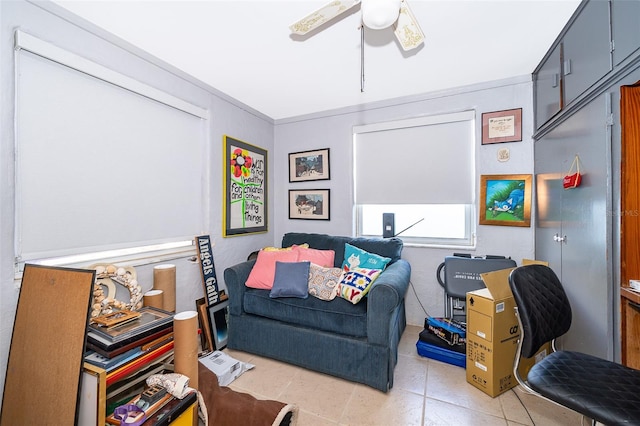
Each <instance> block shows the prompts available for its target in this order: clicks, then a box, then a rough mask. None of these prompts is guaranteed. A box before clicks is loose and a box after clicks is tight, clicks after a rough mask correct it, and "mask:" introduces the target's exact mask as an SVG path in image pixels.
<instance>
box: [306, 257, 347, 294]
mask: <svg viewBox="0 0 640 426" xmlns="http://www.w3.org/2000/svg"><path fill="white" fill-rule="evenodd" d="M341 277H342V269H340V268H324V267H322V266H319V265H316V264H313V263H312V264H311V266H310V267H309V294H310V295H312V296H314V297H317V298H318V299H322V300H327V301H328V300H333V299H335V298H336V296H337V295H338V287H339V285H338V284H340V278H341Z"/></svg>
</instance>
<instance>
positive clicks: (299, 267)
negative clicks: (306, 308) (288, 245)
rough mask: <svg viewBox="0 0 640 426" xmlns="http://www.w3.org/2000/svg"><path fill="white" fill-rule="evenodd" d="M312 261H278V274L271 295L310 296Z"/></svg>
mask: <svg viewBox="0 0 640 426" xmlns="http://www.w3.org/2000/svg"><path fill="white" fill-rule="evenodd" d="M310 264H311V262H277V261H276V275H275V278H274V280H273V287H272V288H271V292H270V293H269V297H273V298H275V297H297V298H300V299H306V298H307V297H309V266H310Z"/></svg>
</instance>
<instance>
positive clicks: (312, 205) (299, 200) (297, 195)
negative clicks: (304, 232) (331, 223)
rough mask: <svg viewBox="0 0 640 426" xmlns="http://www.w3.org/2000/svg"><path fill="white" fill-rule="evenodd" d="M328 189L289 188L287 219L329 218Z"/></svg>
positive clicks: (329, 201)
mask: <svg viewBox="0 0 640 426" xmlns="http://www.w3.org/2000/svg"><path fill="white" fill-rule="evenodd" d="M329 193H330V190H329V189H290V190H289V219H308V220H329V218H330V215H329V211H330V209H331V205H330V203H331V200H330V197H329Z"/></svg>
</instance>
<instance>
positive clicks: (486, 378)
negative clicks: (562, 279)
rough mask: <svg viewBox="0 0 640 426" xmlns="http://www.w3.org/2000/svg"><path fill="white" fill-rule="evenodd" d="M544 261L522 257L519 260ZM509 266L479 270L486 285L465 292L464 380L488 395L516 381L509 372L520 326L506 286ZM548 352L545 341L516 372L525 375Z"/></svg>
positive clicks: (511, 369) (511, 372)
mask: <svg viewBox="0 0 640 426" xmlns="http://www.w3.org/2000/svg"><path fill="white" fill-rule="evenodd" d="M531 263H540V264H545V265H546V264H547V263H546V262H540V261H535V260H526V259H525V260H523V261H522V264H523V265H527V264H531ZM512 270H513V268H510V269H502V270H499V271H494V272H487V273H484V274H480V276H481V277H482V281H484V284H485V285H486V286H487V288H483V289H480V290H475V291H470V292H469V293H467V367H466V369H467V382H469V383H471V384H472V385H473V386H475V387H477V388H478V389H480V390H481V391H483V392H485V393H486V394H488V395H489V396H491V397H495V396H498V395H500V394H501V393H503V392H506V391H507V390H509V389H511V388H512V387H514V386H515V385H517V383H518V382H517V380H516V378H515V377H514V374H513V361H514V359H515V356H516V349H517V347H518V339H519V338H520V329H519V326H518V319H517V317H516V315H515V310H514V307H515V306H516V304H515V300H514V298H513V294H512V293H511V289H510V287H509V274H510V273H511V271H512ZM549 352H550V346H549V344H546V345H544V346H543V347H542V348H540V351H538V353H536V355H535V356H533V357H531V358H523V359H522V361H521V362H520V370H519V371H520V375H521V376H522V377H526V376H527V374H528V373H529V370H530V369H531V367H532V366H533V365H534V364H535V363H536V362H537V361H539V360H540V359H542V358H544V357H545V356H546V355H547V354H548V353H549Z"/></svg>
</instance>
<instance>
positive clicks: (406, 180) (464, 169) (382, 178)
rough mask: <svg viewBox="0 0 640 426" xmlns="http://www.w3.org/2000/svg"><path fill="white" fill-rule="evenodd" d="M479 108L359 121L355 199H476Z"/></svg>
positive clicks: (447, 201) (452, 201)
mask: <svg viewBox="0 0 640 426" xmlns="http://www.w3.org/2000/svg"><path fill="white" fill-rule="evenodd" d="M474 122H475V112H474V111H463V112H457V113H451V114H443V115H437V116H429V117H420V118H415V119H408V120H402V121H394V122H386V123H379V124H371V125H366V126H355V127H354V129H353V132H354V140H355V142H354V144H355V147H354V157H355V160H354V161H355V200H356V204H471V203H472V202H473V192H474V176H475V167H474V149H475V144H474V142H475V131H474V127H475V126H474Z"/></svg>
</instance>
